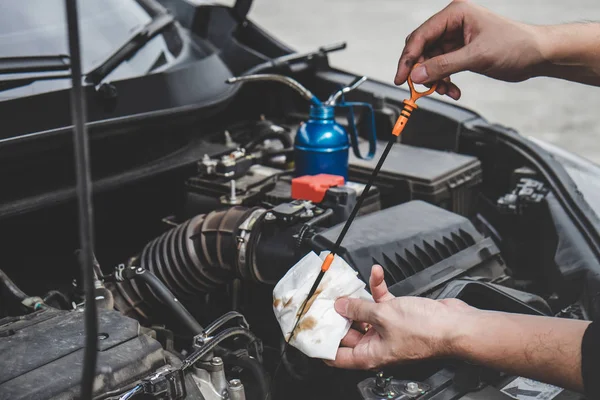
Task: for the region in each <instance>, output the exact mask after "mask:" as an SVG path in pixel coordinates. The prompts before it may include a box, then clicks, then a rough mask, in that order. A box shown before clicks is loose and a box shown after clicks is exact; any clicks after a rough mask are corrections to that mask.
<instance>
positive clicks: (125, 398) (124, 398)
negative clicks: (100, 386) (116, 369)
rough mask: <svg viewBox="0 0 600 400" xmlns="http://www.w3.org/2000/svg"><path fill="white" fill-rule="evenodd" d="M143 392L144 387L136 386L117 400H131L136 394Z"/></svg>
mask: <svg viewBox="0 0 600 400" xmlns="http://www.w3.org/2000/svg"><path fill="white" fill-rule="evenodd" d="M143 390H144V387H143V386H142V385H136V386H135V387H134V388H133V389H131V390H129V391H128V392H125V393H124V394H123V395H122V396H121V397H119V400H128V399H131V398H132V397H133V396H135V395H136V394H138V393H141V392H142V391H143Z"/></svg>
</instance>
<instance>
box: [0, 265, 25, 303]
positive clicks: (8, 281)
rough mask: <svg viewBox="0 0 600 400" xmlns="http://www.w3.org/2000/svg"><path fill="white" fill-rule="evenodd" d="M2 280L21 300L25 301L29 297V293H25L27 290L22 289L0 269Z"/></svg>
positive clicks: (0, 278)
mask: <svg viewBox="0 0 600 400" xmlns="http://www.w3.org/2000/svg"><path fill="white" fill-rule="evenodd" d="M0 282H2V285H3V286H4V287H5V288H6V289H8V291H9V292H10V293H11V294H12V295H13V296H15V297H16V298H17V299H18V300H19V301H23V300H25V299H27V298H29V296H27V294H25V292H23V291H22V290H21V289H19V287H18V286H17V285H15V283H14V282H13V281H12V280H11V279H10V278H9V277H8V275H6V274H5V273H4V271H2V270H1V269H0Z"/></svg>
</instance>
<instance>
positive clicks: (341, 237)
mask: <svg viewBox="0 0 600 400" xmlns="http://www.w3.org/2000/svg"><path fill="white" fill-rule="evenodd" d="M396 140H397V137H396V136H392V137H391V138H390V140H389V142H388V144H387V146H386V147H385V150H384V151H383V154H381V157H380V158H379V161H378V162H377V166H375V169H374V170H373V172H372V173H371V176H370V177H369V180H368V181H367V185H366V186H365V188H364V190H363V192H362V193H361V194H360V196H359V197H358V200H357V201H356V204H355V205H354V208H353V209H352V212H351V213H350V217H348V219H347V220H346V223H345V224H344V227H343V228H342V231H341V232H340V234H339V236H338V238H337V240H336V242H335V244H334V245H333V249H332V250H331V253H329V254H328V255H327V257H325V260H323V264H322V265H321V271H319V275H318V276H317V279H316V280H315V283H314V284H313V285H312V287H311V288H310V291H309V292H308V296H306V298H305V299H304V302H303V303H302V307H301V308H300V312H299V313H298V317H297V318H296V322H295V323H294V327H293V328H292V331H291V332H290V337H289V339H288V340H287V341H286V343H285V345H284V347H283V351H282V353H281V358H280V360H279V363H278V364H277V368H275V372H274V373H273V381H274V380H275V377H276V376H277V372H278V371H279V368H281V364H282V362H283V357H285V354H286V352H287V350H288V346H289V345H290V343H291V341H292V338H293V337H294V333H295V332H296V328H297V327H298V324H299V322H300V320H301V319H302V316H303V315H304V311H305V309H306V306H307V304H308V300H309V299H310V298H311V297H313V296H314V294H315V293H316V291H317V289H318V288H319V285H320V284H321V281H322V280H323V277H324V276H325V273H326V272H327V270H328V269H329V267H330V266H331V263H332V262H333V259H334V258H335V255H336V254H337V253H338V252H339V251H340V246H341V245H342V241H343V240H344V237H345V236H346V234H347V233H348V230H349V229H350V226H351V225H352V222H354V219H355V218H356V215H357V214H358V211H359V210H360V208H361V206H362V203H363V202H364V201H365V199H366V198H367V195H368V193H369V190H371V186H373V182H375V179H376V178H377V175H378V174H379V170H380V169H381V167H382V166H383V163H384V162H385V159H386V158H387V156H388V154H389V153H390V150H391V149H392V146H393V145H394V143H396ZM269 392H271V391H269ZM267 397H268V396H267Z"/></svg>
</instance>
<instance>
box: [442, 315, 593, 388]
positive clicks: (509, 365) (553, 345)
mask: <svg viewBox="0 0 600 400" xmlns="http://www.w3.org/2000/svg"><path fill="white" fill-rule="evenodd" d="M588 325H589V323H588V322H584V321H576V320H569V319H560V318H548V317H534V316H528V315H518V314H506V313H496V312H486V311H476V312H471V313H465V315H464V316H463V318H461V319H460V320H459V321H457V327H458V330H459V332H460V334H459V335H456V336H454V339H453V341H452V343H451V351H450V353H451V354H452V355H454V356H456V357H458V358H462V359H465V360H469V361H471V362H474V363H477V364H481V365H485V366H488V367H491V368H494V369H497V370H501V371H505V372H509V373H512V374H515V375H521V376H525V377H529V378H533V379H538V380H541V381H543V382H548V383H553V384H555V385H558V386H561V387H564V388H569V389H573V390H576V391H578V392H583V380H582V376H581V341H582V338H583V334H584V333H585V330H586V328H587V326H588Z"/></svg>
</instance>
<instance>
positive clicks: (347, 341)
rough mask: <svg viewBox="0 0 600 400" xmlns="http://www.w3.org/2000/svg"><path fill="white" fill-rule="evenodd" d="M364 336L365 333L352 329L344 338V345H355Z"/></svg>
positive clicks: (342, 343)
mask: <svg viewBox="0 0 600 400" xmlns="http://www.w3.org/2000/svg"><path fill="white" fill-rule="evenodd" d="M362 338H363V334H362V333H360V332H359V331H357V330H354V329H350V330H349V331H348V333H347V334H346V336H344V338H343V339H342V342H341V345H342V347H355V346H356V345H357V344H358V342H360V340H361V339H362Z"/></svg>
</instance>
